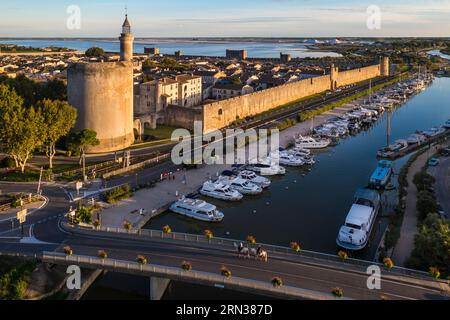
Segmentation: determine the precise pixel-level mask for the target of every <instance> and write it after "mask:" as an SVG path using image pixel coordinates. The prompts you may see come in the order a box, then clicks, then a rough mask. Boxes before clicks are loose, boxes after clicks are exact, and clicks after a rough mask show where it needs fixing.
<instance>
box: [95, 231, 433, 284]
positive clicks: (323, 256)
mask: <svg viewBox="0 0 450 320" xmlns="http://www.w3.org/2000/svg"><path fill="white" fill-rule="evenodd" d="M98 231H103V232H108V233H119V234H122V235H124V234H128V235H130V236H131V235H135V236H142V237H148V238H152V239H166V240H174V241H183V242H190V243H199V244H207V245H211V246H218V247H221V248H225V249H228V250H235V249H236V246H237V245H239V243H241V242H242V243H243V244H244V245H247V246H248V247H250V248H257V247H258V246H261V247H263V248H264V250H267V251H268V252H269V253H270V254H281V255H296V256H299V257H304V258H308V259H310V260H311V261H312V262H313V261H314V260H317V261H318V262H319V261H321V262H324V261H325V262H328V263H334V264H336V265H340V266H342V265H343V264H345V265H348V266H353V267H356V268H359V270H360V271H362V272H366V270H367V268H368V267H369V266H373V265H376V266H379V267H380V268H381V270H384V269H385V268H384V265H383V264H382V263H379V262H375V261H367V260H359V259H353V258H348V259H342V258H341V257H339V256H338V255H337V254H336V255H332V254H327V253H321V252H314V251H308V250H300V251H299V252H295V251H294V250H292V249H291V248H290V247H283V246H277V245H271V244H265V243H256V244H248V243H247V242H246V241H244V240H236V239H228V238H219V237H213V238H211V239H208V238H207V237H205V236H204V235H195V234H188V233H176V232H171V233H164V232H163V231H160V230H150V229H140V230H126V229H123V228H111V227H101V228H99V229H98ZM389 274H397V275H404V276H411V277H415V278H421V279H427V280H430V279H431V278H432V277H431V276H430V275H429V274H428V273H427V272H423V271H419V270H413V269H407V268H402V267H394V268H393V269H391V270H390V271H389Z"/></svg>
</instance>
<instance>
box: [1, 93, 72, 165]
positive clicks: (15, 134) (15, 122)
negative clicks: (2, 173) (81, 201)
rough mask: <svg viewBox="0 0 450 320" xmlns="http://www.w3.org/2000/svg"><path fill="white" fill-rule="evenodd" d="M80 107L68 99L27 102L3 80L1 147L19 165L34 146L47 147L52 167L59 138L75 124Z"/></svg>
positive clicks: (46, 150) (30, 153)
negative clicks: (72, 105) (34, 103)
mask: <svg viewBox="0 0 450 320" xmlns="http://www.w3.org/2000/svg"><path fill="white" fill-rule="evenodd" d="M76 117H77V111H76V109H75V108H73V107H71V106H70V105H69V104H68V103H67V102H64V101H60V100H49V99H44V100H41V101H38V102H37V103H36V106H26V105H25V101H24V99H23V98H22V97H21V96H19V95H18V94H17V92H16V91H15V90H14V89H11V88H10V87H9V86H7V85H5V84H0V124H1V126H0V140H1V145H2V150H3V152H4V153H6V154H8V155H9V156H10V157H11V158H12V159H14V161H15V164H16V167H20V168H21V171H22V172H24V171H25V166H26V164H27V162H28V160H29V159H30V158H31V156H32V154H33V152H34V150H36V149H37V148H40V147H44V148H45V153H46V156H47V157H48V159H49V167H50V168H53V158H54V156H55V154H56V142H57V141H58V140H59V139H60V138H61V137H63V136H65V135H67V134H68V133H69V131H70V129H71V128H72V127H73V126H74V125H75V121H76Z"/></svg>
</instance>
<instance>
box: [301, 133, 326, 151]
mask: <svg viewBox="0 0 450 320" xmlns="http://www.w3.org/2000/svg"><path fill="white" fill-rule="evenodd" d="M330 144H331V140H330V139H314V138H313V137H303V136H299V137H298V139H297V140H296V143H295V146H296V147H297V148H303V149H323V148H326V147H328V146H329V145H330Z"/></svg>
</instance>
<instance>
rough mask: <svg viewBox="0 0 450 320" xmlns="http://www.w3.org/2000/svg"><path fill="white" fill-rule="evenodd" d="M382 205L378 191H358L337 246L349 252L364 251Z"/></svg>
mask: <svg viewBox="0 0 450 320" xmlns="http://www.w3.org/2000/svg"><path fill="white" fill-rule="evenodd" d="M380 204H381V197H380V194H379V193H378V192H377V191H375V190H369V189H361V190H358V192H357V193H356V194H355V197H354V202H353V205H352V207H351V209H350V211H349V213H348V215H347V218H346V220H345V224H344V225H343V226H342V227H341V229H340V230H339V234H338V236H337V239H336V243H337V245H338V246H340V247H342V248H344V249H348V250H355V251H356V250H362V249H364V248H365V247H366V246H367V244H368V242H369V238H370V234H371V232H372V229H373V226H374V224H375V220H376V218H377V215H378V212H379V210H380Z"/></svg>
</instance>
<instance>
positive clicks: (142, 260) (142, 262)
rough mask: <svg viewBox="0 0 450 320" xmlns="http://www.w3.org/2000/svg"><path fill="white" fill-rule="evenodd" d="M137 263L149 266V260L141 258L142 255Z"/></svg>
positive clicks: (138, 257) (137, 259)
mask: <svg viewBox="0 0 450 320" xmlns="http://www.w3.org/2000/svg"><path fill="white" fill-rule="evenodd" d="M136 261H137V262H138V263H140V264H147V263H148V260H147V258H146V257H144V256H141V255H139V256H137V258H136Z"/></svg>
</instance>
